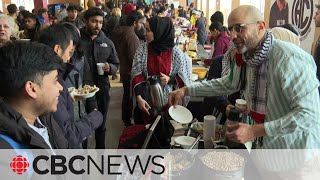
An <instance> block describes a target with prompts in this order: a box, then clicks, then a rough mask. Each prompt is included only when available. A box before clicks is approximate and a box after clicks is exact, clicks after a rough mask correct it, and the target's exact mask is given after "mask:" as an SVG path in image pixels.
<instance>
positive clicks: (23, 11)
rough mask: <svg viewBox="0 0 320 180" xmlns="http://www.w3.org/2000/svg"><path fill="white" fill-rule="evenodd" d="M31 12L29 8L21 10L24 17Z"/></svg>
mask: <svg viewBox="0 0 320 180" xmlns="http://www.w3.org/2000/svg"><path fill="white" fill-rule="evenodd" d="M29 13H30V12H29V11H27V10H22V11H20V15H22V16H23V17H24V16H25V15H26V14H29Z"/></svg>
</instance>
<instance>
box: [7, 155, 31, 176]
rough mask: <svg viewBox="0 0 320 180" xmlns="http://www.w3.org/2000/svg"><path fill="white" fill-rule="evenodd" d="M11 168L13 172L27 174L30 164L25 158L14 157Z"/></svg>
mask: <svg viewBox="0 0 320 180" xmlns="http://www.w3.org/2000/svg"><path fill="white" fill-rule="evenodd" d="M10 167H11V169H12V171H13V172H15V173H17V174H19V175H21V174H22V173H24V172H26V171H27V169H28V167H29V162H28V161H27V159H26V158H25V157H22V156H20V155H19V156H17V157H14V158H13V159H12V161H11V163H10Z"/></svg>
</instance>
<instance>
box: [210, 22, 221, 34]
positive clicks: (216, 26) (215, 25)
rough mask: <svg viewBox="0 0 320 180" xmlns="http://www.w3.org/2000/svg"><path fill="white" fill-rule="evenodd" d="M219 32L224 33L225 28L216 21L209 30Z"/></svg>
mask: <svg viewBox="0 0 320 180" xmlns="http://www.w3.org/2000/svg"><path fill="white" fill-rule="evenodd" d="M215 29H216V30H218V31H220V32H221V31H223V26H222V24H221V23H220V22H218V21H215V22H212V23H211V25H210V26H209V30H210V31H213V30H215Z"/></svg>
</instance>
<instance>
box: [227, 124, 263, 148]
mask: <svg viewBox="0 0 320 180" xmlns="http://www.w3.org/2000/svg"><path fill="white" fill-rule="evenodd" d="M227 130H228V132H227V133H226V137H227V138H228V139H229V140H231V141H234V142H237V143H241V144H244V143H246V142H249V141H252V140H253V139H254V138H256V137H261V136H265V135H266V132H265V130H264V126H263V124H256V125H249V124H244V123H236V124H232V125H228V126H227Z"/></svg>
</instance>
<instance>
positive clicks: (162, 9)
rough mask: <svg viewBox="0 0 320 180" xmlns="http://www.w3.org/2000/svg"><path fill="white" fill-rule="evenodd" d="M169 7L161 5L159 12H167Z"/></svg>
mask: <svg viewBox="0 0 320 180" xmlns="http://www.w3.org/2000/svg"><path fill="white" fill-rule="evenodd" d="M167 9H168V7H165V6H161V7H160V8H159V10H158V12H157V13H158V14H159V13H163V12H165V11H166V10H167Z"/></svg>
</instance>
